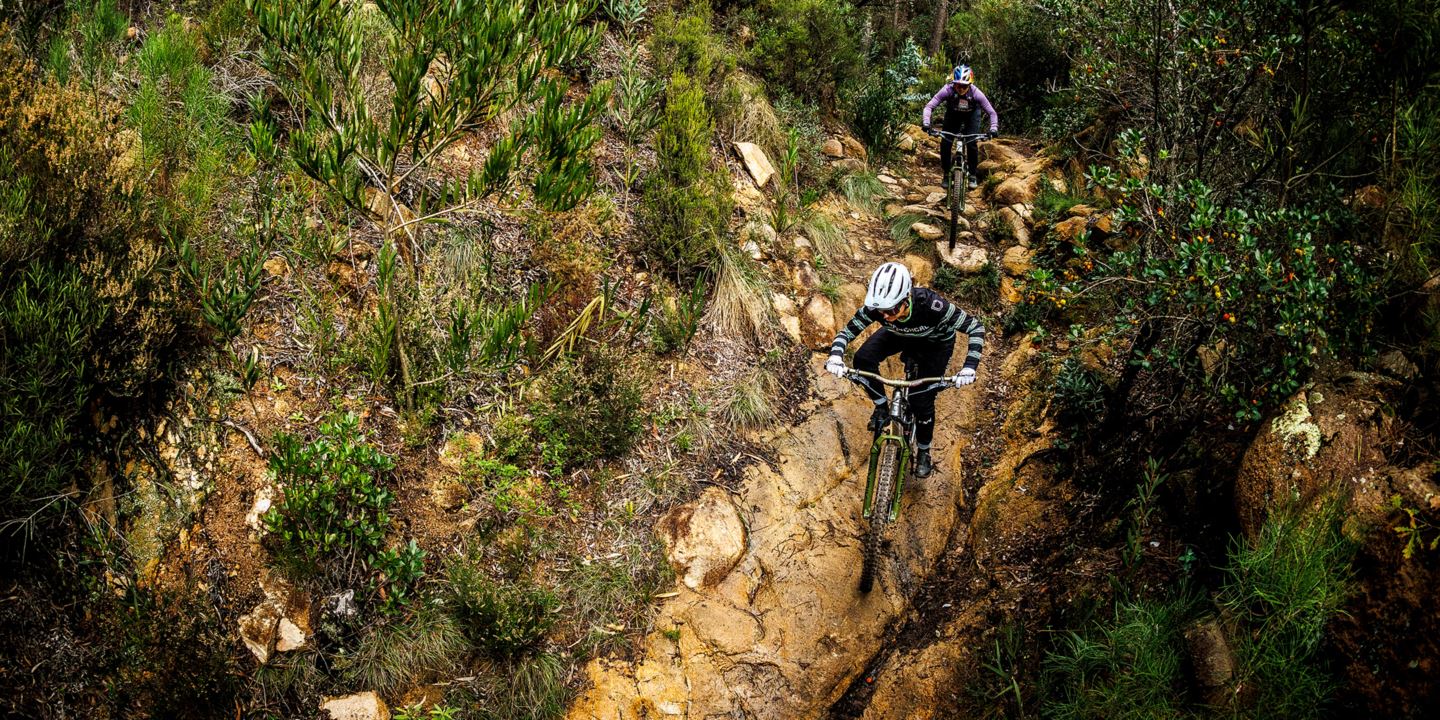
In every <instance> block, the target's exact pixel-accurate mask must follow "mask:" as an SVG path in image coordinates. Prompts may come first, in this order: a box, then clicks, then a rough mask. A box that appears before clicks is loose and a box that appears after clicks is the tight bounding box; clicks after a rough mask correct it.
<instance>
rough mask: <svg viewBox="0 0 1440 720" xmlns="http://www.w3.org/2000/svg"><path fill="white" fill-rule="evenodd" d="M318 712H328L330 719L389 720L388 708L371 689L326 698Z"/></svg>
mask: <svg viewBox="0 0 1440 720" xmlns="http://www.w3.org/2000/svg"><path fill="white" fill-rule="evenodd" d="M320 712H322V713H328V714H329V717H330V720H390V708H389V707H388V706H386V705H385V701H384V700H381V699H380V696H379V695H377V694H375V691H373V690H367V691H365V692H362V693H355V694H354V695H346V696H344V697H336V698H326V699H325V701H324V702H322V703H320Z"/></svg>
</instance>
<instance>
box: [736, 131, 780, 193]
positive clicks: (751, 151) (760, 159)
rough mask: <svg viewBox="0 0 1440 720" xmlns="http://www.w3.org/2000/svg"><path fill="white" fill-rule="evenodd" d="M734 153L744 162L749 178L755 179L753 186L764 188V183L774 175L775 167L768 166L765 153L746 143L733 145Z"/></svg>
mask: <svg viewBox="0 0 1440 720" xmlns="http://www.w3.org/2000/svg"><path fill="white" fill-rule="evenodd" d="M735 151H736V152H737V153H739V155H740V159H741V160H743V161H744V162H745V169H746V170H747V171H748V172H749V173H750V177H752V178H754V179H755V186H756V187H765V183H767V182H769V181H770V177H771V176H772V175H774V174H775V166H774V165H771V164H770V158H768V157H766V156H765V151H764V150H761V149H760V146H759V145H756V144H755V143H748V142H737V143H735Z"/></svg>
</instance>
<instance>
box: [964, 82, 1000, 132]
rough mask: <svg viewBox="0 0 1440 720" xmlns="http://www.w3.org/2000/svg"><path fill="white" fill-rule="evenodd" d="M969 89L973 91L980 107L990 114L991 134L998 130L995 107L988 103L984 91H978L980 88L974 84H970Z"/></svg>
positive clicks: (998, 123) (998, 119)
mask: <svg viewBox="0 0 1440 720" xmlns="http://www.w3.org/2000/svg"><path fill="white" fill-rule="evenodd" d="M970 89H971V90H972V91H973V92H974V95H975V100H976V101H977V102H979V103H980V109H982V110H984V111H985V114H986V115H989V116H990V133H991V134H992V135H993V134H995V133H997V132H1000V116H999V115H996V114H995V108H994V107H993V106H991V105H990V98H987V97H985V93H983V92H980V88H979V87H977V86H975V85H971V86H970Z"/></svg>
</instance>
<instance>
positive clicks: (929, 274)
mask: <svg viewBox="0 0 1440 720" xmlns="http://www.w3.org/2000/svg"><path fill="white" fill-rule="evenodd" d="M900 262H901V263H903V264H904V265H905V267H906V268H908V269H909V270H910V276H911V277H912V278H914V282H915V284H916V285H921V286H924V285H929V284H930V281H931V280H933V279H934V278H935V265H934V263H931V262H930V261H929V260H928V259H926V258H924V257H921V256H919V255H915V254H910V255H906V256H905V257H903V258H901V259H900Z"/></svg>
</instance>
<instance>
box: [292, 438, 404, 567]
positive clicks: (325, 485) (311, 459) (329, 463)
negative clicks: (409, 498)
mask: <svg viewBox="0 0 1440 720" xmlns="http://www.w3.org/2000/svg"><path fill="white" fill-rule="evenodd" d="M394 467H395V464H394V462H392V461H391V460H390V458H389V457H387V456H386V455H385V454H383V453H381V452H380V451H379V450H376V449H375V448H374V447H372V446H370V445H369V444H368V443H366V442H365V438H364V434H363V433H361V432H360V421H359V419H358V418H357V417H355V416H354V415H344V416H341V417H338V418H335V419H332V420H329V421H327V422H325V423H323V424H322V425H321V426H320V435H319V437H317V438H316V439H315V440H312V441H310V442H305V441H303V440H301V439H300V438H297V437H295V436H293V435H289V434H286V433H281V434H280V435H279V436H278V437H276V439H275V448H274V451H273V452H272V454H271V456H270V471H271V472H272V473H273V474H274V476H275V479H276V481H277V482H278V483H279V484H280V487H281V491H282V494H283V497H282V499H281V500H280V501H279V502H278V503H277V504H276V505H275V506H274V507H272V508H271V509H270V510H269V511H268V512H266V513H265V516H264V521H265V527H266V529H267V530H269V531H270V533H271V537H272V538H273V543H274V544H275V546H276V550H277V553H278V554H279V555H280V556H281V558H282V560H283V561H285V562H286V563H287V564H289V565H290V566H291V567H292V569H294V570H295V571H297V572H300V573H303V574H314V573H319V572H321V571H323V570H324V569H326V567H327V566H334V567H350V566H353V565H354V564H355V563H357V562H358V561H362V560H365V559H366V558H368V557H370V556H371V555H373V554H374V553H376V552H378V551H379V550H380V545H381V543H382V542H383V541H384V539H385V532H386V531H387V530H388V529H389V527H390V513H389V508H390V504H391V502H393V501H394V499H395V497H394V495H393V494H392V493H391V492H390V491H389V490H388V489H386V488H385V487H384V485H383V484H382V480H383V478H384V476H385V474H386V473H389V472H390V471H391V470H393V469H394Z"/></svg>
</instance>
